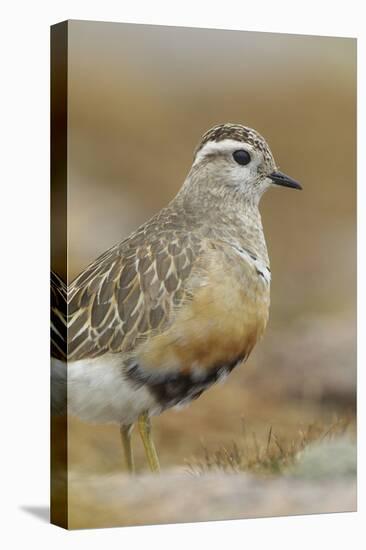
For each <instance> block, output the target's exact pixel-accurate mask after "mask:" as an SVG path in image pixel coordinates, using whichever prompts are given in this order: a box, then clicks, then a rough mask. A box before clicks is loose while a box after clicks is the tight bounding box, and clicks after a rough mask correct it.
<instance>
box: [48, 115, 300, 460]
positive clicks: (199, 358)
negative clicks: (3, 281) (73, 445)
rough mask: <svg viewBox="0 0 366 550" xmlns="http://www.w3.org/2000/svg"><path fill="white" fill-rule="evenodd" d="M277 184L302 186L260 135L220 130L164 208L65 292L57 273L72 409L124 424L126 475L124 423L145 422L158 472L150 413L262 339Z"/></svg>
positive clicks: (57, 314)
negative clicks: (267, 230) (265, 200)
mask: <svg viewBox="0 0 366 550" xmlns="http://www.w3.org/2000/svg"><path fill="white" fill-rule="evenodd" d="M238 150H239V151H241V152H242V154H241V156H240V157H239V161H240V162H236V161H235V158H236V157H235V152H237V151H238ZM243 152H244V154H243ZM240 159H243V160H240ZM272 183H276V184H280V185H285V186H288V187H297V188H299V185H298V184H297V183H296V182H295V181H294V180H291V178H288V177H287V176H285V175H284V174H282V173H280V172H278V171H276V166H275V163H274V160H273V156H272V153H271V151H270V150H269V147H268V145H267V143H266V142H265V140H264V139H263V138H262V137H261V136H260V135H259V134H258V133H257V132H256V131H255V130H251V129H249V128H246V127H244V126H241V125H237V124H235V125H233V124H224V125H219V126H216V127H214V128H212V129H211V130H209V131H208V132H206V134H204V136H203V138H202V141H201V143H200V145H199V146H198V147H197V149H196V153H195V159H194V162H193V165H192V168H191V170H190V172H189V174H188V176H187V178H186V181H185V182H184V184H183V186H182V188H181V190H180V192H179V193H178V195H177V196H176V197H175V198H174V199H173V200H172V202H171V203H170V204H169V205H168V206H167V207H166V208H164V209H163V210H161V211H160V212H159V213H158V214H156V215H155V216H154V217H153V218H152V219H151V220H150V221H148V222H146V223H145V224H144V225H142V226H141V227H140V228H139V229H137V230H136V231H135V232H134V233H133V234H132V235H131V236H130V237H128V238H127V239H125V240H123V241H122V242H121V243H119V244H117V245H115V246H114V247H112V248H111V249H110V250H108V251H107V252H105V253H104V254H103V255H102V256H100V257H99V258H98V259H97V260H96V261H95V262H93V263H92V264H91V265H90V266H89V267H87V268H86V269H85V271H84V272H83V273H81V274H80V275H79V276H78V277H77V278H76V279H75V280H74V281H73V282H72V283H71V284H70V286H69V288H68V289H66V287H65V286H64V285H63V284H62V283H61V282H60V280H59V278H57V277H54V281H55V285H54V287H55V288H54V290H53V296H54V299H53V301H52V311H53V320H54V323H53V326H54V335H55V336H54V346H53V350H55V351H54V357H55V358H56V360H57V362H56V366H55V369H56V370H55V372H56V371H57V373H58V380H60V379H63V377H64V375H63V373H64V372H65V369H66V365H65V353H66V351H65V350H66V349H67V363H68V367H67V369H68V374H67V379H68V384H67V388H68V406H69V411H70V413H71V414H76V415H78V416H80V417H81V418H83V419H84V420H92V421H100V422H118V423H119V424H120V425H121V426H122V427H124V428H123V429H121V430H122V431H121V433H122V439H123V442H124V445H125V447H126V445H127V451H126V458H127V462H128V464H129V466H130V467H131V468H132V466H131V464H132V455H131V451H130V449H129V447H128V442H129V433H130V432H129V431H128V430H129V426H130V425H132V424H133V423H134V422H135V421H136V420H137V418H140V419H141V418H143V419H144V421H143V422H142V423H140V428H141V430H142V436H143V441H144V444H145V446H146V451H147V455H148V457H149V462H150V465H151V467H152V468H153V469H156V467H157V457H156V454H154V453H155V451H154V450H153V448H152V446H151V442H150V440H149V438H148V435H146V434H147V432H146V433H145V432H144V426H145V427H146V422H148V418H149V416H151V415H155V414H159V413H160V412H162V411H163V410H164V409H166V408H169V407H172V406H175V405H181V404H185V403H188V402H189V401H190V400H191V399H195V398H196V397H198V396H199V395H201V393H202V392H203V391H204V390H206V389H207V388H208V387H210V386H211V385H212V384H213V383H215V382H217V381H218V380H221V379H223V378H224V377H225V376H226V375H228V374H229V373H230V372H231V370H232V369H233V368H234V367H235V366H236V365H238V364H240V363H241V362H243V361H244V360H246V359H247V357H248V356H249V354H250V352H251V351H252V349H253V347H254V345H255V344H256V342H257V341H258V340H259V339H260V337H261V336H262V334H263V332H264V329H265V326H266V323H267V320H268V311H269V290H270V269H269V260H268V254H267V248H266V243H265V239H264V235H263V230H262V224H261V218H260V214H259V210H258V203H259V199H260V197H261V195H262V194H263V192H264V191H265V190H266V189H267V188H268V187H269V186H270V185H271V184H272ZM66 295H67V299H66ZM66 302H67V303H66ZM66 308H67V314H66ZM65 322H66V324H67V338H66V335H65ZM65 342H66V345H65ZM63 369H64V370H63ZM60 373H61V374H60ZM58 402H63V401H62V400H61V399H58Z"/></svg>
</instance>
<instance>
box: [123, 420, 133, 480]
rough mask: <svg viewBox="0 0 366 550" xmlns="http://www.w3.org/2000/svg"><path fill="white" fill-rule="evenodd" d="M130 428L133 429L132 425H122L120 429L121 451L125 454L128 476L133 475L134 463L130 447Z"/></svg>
mask: <svg viewBox="0 0 366 550" xmlns="http://www.w3.org/2000/svg"><path fill="white" fill-rule="evenodd" d="M132 428H133V425H132V424H129V425H128V426H123V425H122V426H121V427H120V433H121V440H122V446H123V451H124V454H125V459H126V463H127V467H128V471H129V472H130V474H134V473H135V462H134V460H133V451H132V445H131V433H132Z"/></svg>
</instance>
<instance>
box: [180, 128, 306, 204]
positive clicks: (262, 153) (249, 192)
mask: <svg viewBox="0 0 366 550" xmlns="http://www.w3.org/2000/svg"><path fill="white" fill-rule="evenodd" d="M190 179H191V180H192V183H193V182H194V184H195V185H197V183H198V184H199V185H200V187H201V186H205V189H206V191H207V192H209V194H214V195H216V196H218V197H222V198H224V197H225V196H227V195H234V196H235V197H236V199H237V200H238V201H240V199H241V198H246V199H248V200H249V201H250V202H254V203H256V204H258V202H259V199H260V198H261V196H262V194H263V193H264V191H266V190H267V189H268V188H269V187H270V186H273V185H276V186H278V185H281V186H283V187H291V188H293V189H301V186H300V184H299V183H298V182H297V181H295V180H293V179H292V178H290V177H289V176H287V175H286V174H283V173H282V172H280V171H279V170H278V169H277V167H276V163H275V161H274V158H273V155H272V152H271V150H270V148H269V146H268V144H267V142H266V141H265V139H264V138H263V137H262V136H261V135H260V134H259V133H258V132H257V131H256V130H252V129H251V128H247V127H245V126H242V125H240V124H230V123H226V124H220V125H218V126H214V127H213V128H211V129H210V130H208V131H207V132H206V133H205V134H204V135H203V136H202V139H201V142H200V143H199V145H198V147H197V148H196V151H195V155H194V161H193V165H192V169H191V172H190ZM200 191H201V192H202V191H204V189H202V188H201V190H200Z"/></svg>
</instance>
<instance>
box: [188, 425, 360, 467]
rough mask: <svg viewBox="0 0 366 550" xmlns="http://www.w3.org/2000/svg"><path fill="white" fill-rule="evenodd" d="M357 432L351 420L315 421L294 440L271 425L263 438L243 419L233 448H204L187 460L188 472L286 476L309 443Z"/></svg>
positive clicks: (299, 431) (231, 446) (300, 431)
mask: <svg viewBox="0 0 366 550" xmlns="http://www.w3.org/2000/svg"><path fill="white" fill-rule="evenodd" d="M352 432H354V422H353V420H352V419H351V418H350V417H348V416H347V417H342V418H338V419H336V420H335V421H333V422H332V423H330V424H328V425H327V424H323V423H320V422H313V423H311V424H309V425H308V426H306V427H305V428H301V429H299V430H298V433H297V434H296V436H295V437H290V438H288V437H283V436H282V437H278V436H277V435H276V433H275V432H274V430H273V427H272V426H270V427H269V429H268V431H267V436H266V437H262V438H260V436H258V434H257V433H256V432H255V431H252V430H250V427H249V426H248V425H247V423H246V421H245V419H242V434H241V437H239V438H238V439H237V440H236V441H233V442H232V444H231V445H230V446H221V447H219V448H218V449H216V450H210V449H208V448H207V447H206V446H205V445H202V446H203V449H202V454H201V456H199V457H196V458H193V459H191V460H189V461H187V465H188V471H190V472H191V473H193V474H203V473H207V472H209V471H215V470H216V471H217V470H221V471H225V472H250V473H253V474H258V475H261V476H274V475H279V474H282V473H284V472H285V471H286V470H288V469H289V468H290V467H291V466H293V465H294V463H295V462H296V460H297V457H298V456H299V454H300V453H301V451H303V450H304V449H305V448H306V447H307V446H308V445H309V444H311V443H313V442H315V441H323V440H326V439H331V438H334V437H336V436H342V435H344V434H345V433H352Z"/></svg>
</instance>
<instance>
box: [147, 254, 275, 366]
mask: <svg viewBox="0 0 366 550" xmlns="http://www.w3.org/2000/svg"><path fill="white" fill-rule="evenodd" d="M219 265H222V264H220V263H216V264H215V266H213V269H210V271H209V276H207V277H206V278H205V280H204V282H203V283H202V282H200V285H199V286H198V288H195V290H194V292H193V293H192V294H193V299H192V300H190V301H189V302H187V303H186V304H185V305H183V306H182V307H181V308H180V309H179V311H177V312H176V314H175V316H174V320H173V322H172V324H171V325H170V327H169V328H168V329H167V330H166V331H165V332H163V333H162V334H159V335H156V336H154V337H153V338H151V339H150V340H149V341H148V342H146V343H145V344H143V345H142V347H141V348H140V350H139V353H138V359H139V363H140V364H141V366H143V367H144V368H146V369H149V368H152V369H164V368H167V369H178V370H180V371H181V372H187V373H188V372H189V371H190V370H191V369H192V368H198V369H211V368H216V367H218V366H220V365H224V364H231V363H233V362H235V361H238V360H240V359H244V358H246V357H248V355H249V354H250V352H251V351H252V349H253V347H254V345H255V343H256V342H257V341H258V339H259V338H260V337H261V336H262V334H263V332H264V329H265V326H266V324H267V320H268V311H269V285H268V284H267V283H265V282H264V281H263V280H262V279H261V277H260V276H259V275H258V272H257V271H256V269H255V267H253V266H252V265H249V264H246V263H245V264H244V263H243V262H242V264H240V263H239V264H234V265H232V266H230V268H229V269H226V265H225V269H224V271H223V270H222V269H219Z"/></svg>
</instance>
